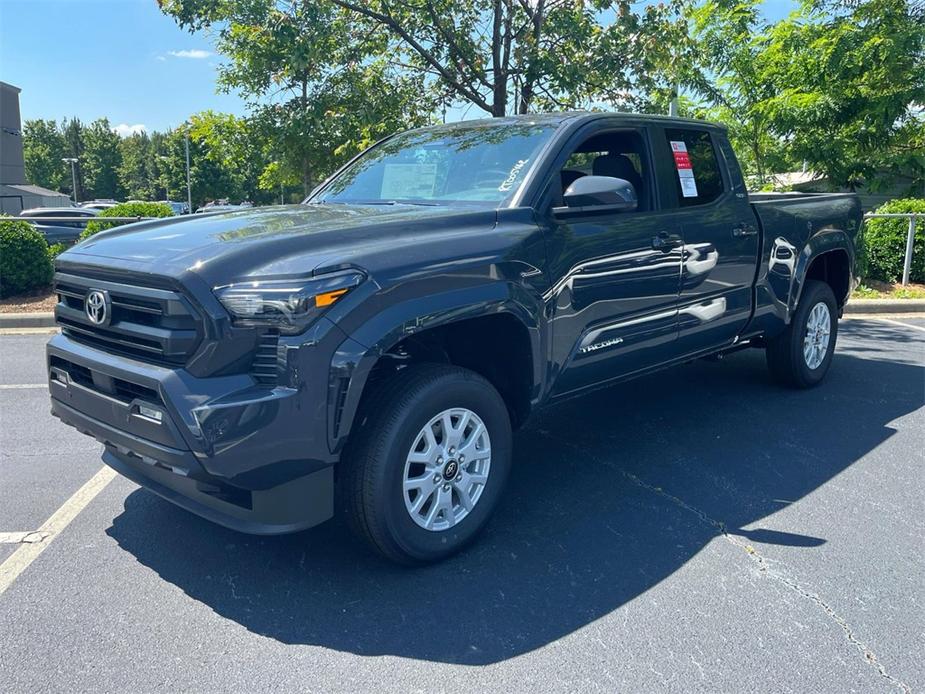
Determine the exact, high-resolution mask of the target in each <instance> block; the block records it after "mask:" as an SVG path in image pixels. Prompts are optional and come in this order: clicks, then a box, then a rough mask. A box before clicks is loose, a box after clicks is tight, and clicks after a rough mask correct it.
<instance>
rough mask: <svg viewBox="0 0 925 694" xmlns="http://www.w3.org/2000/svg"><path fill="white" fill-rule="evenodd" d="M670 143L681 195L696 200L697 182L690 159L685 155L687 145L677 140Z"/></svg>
mask: <svg viewBox="0 0 925 694" xmlns="http://www.w3.org/2000/svg"><path fill="white" fill-rule="evenodd" d="M670 142H671V153H672V154H674V165H675V168H676V169H677V170H678V180H679V181H680V182H681V195H682V196H684V197H685V198H696V197H697V182H696V181H695V180H694V167H693V166H691V158H690V156H688V154H687V145H686V144H685V143H684V142H683V141H679V140H671V141H670Z"/></svg>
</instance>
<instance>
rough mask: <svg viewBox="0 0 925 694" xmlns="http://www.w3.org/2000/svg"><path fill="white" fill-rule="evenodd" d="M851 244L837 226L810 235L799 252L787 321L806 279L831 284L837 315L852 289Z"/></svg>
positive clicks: (852, 247)
mask: <svg viewBox="0 0 925 694" xmlns="http://www.w3.org/2000/svg"><path fill="white" fill-rule="evenodd" d="M854 268H855V253H854V244H853V243H852V241H851V238H850V237H849V236H848V234H847V233H846V232H844V231H842V230H840V229H830V230H827V231H824V232H822V233H820V234H817V235H815V236H813V237H812V238H811V239H810V240H809V241H808V242H807V244H806V248H805V250H804V252H803V253H801V254H800V257H799V260H798V262H797V267H796V271H795V272H794V282H793V285H792V288H791V292H790V299H789V302H788V304H789V305H788V314H789V315H788V321H789V319H790V318H792V317H793V313H794V311H796V307H797V305H798V304H799V302H800V297H801V296H802V294H803V289H804V287H805V286H806V282H807V281H808V280H819V281H821V282H825V283H826V284H828V285H829V286H830V287H831V288H832V292H833V293H834V294H835V300H836V302H837V304H838V311H839V315H841V312H842V311H843V310H844V307H845V303H846V302H847V301H848V296H849V294H850V293H851V290H852V289H853V285H854V280H855V274H854Z"/></svg>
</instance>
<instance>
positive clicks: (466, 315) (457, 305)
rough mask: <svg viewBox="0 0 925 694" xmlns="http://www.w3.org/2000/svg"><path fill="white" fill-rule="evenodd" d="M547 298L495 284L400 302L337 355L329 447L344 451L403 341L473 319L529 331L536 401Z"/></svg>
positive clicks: (331, 390) (331, 385)
mask: <svg viewBox="0 0 925 694" xmlns="http://www.w3.org/2000/svg"><path fill="white" fill-rule="evenodd" d="M542 311H543V305H542V299H541V298H540V297H538V296H534V295H532V294H531V293H530V292H528V291H527V290H526V288H525V287H524V286H522V285H517V284H515V283H513V282H503V281H501V282H490V283H486V284H482V285H478V286H475V287H466V288H463V289H455V290H451V291H446V292H440V293H436V294H428V295H426V296H417V297H415V298H412V299H408V300H406V301H402V302H399V303H397V304H395V305H393V306H390V307H388V308H387V309H385V310H384V311H381V312H379V313H378V314H377V315H376V316H375V317H373V318H371V319H370V320H368V321H367V322H366V323H364V324H362V325H361V326H359V327H358V328H357V329H356V330H354V331H353V332H352V333H351V334H350V336H349V337H348V338H347V339H346V340H344V341H343V342H342V343H341V344H340V346H339V347H338V348H337V350H335V352H334V354H333V356H332V357H331V364H330V370H329V377H328V394H327V432H328V446H329V448H330V450H331V452H332V453H338V452H340V451H341V450H342V448H343V446H344V443H345V442H346V439H347V436H348V435H349V433H350V430H351V429H352V426H353V422H354V419H355V417H356V414H357V410H358V408H359V405H360V400H361V398H362V395H363V391H364V389H365V387H366V383H367V380H368V378H369V374H370V372H371V371H372V370H373V367H374V366H375V365H376V363H377V362H378V361H379V359H380V358H381V357H382V355H384V354H386V353H387V352H388V351H389V350H390V349H392V348H393V347H394V346H395V345H396V344H398V343H399V342H400V341H401V340H403V339H405V338H407V337H409V336H411V335H414V334H417V333H420V332H423V331H425V330H429V329H432V328H435V327H438V326H443V325H448V324H450V323H455V322H458V321H462V320H467V319H470V318H480V317H484V316H490V315H498V314H509V315H512V316H513V317H514V318H515V319H517V320H518V321H519V322H520V323H521V324H522V325H523V326H524V327H525V328H526V330H527V334H528V336H529V340H530V351H531V356H532V361H533V384H534V385H533V391H532V393H531V401H532V402H535V401H536V400H537V399H538V397H539V393H540V392H541V390H542V381H543V380H544V374H545V372H544V369H543V365H544V364H545V360H544V358H543V356H542V355H543V354H544V352H543V350H544V349H545V346H544V335H543V331H541V329H540V325H541V316H542Z"/></svg>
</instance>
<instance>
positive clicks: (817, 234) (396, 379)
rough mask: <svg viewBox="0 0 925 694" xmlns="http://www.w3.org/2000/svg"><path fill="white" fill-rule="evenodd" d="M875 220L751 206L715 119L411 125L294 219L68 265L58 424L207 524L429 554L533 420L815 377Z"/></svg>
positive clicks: (206, 232) (829, 206) (158, 226)
mask: <svg viewBox="0 0 925 694" xmlns="http://www.w3.org/2000/svg"><path fill="white" fill-rule="evenodd" d="M861 220H862V217H861V209H860V206H859V203H858V199H857V198H856V197H855V196H854V195H840V194H832V195H762V196H754V195H753V196H749V194H748V193H747V192H746V188H745V183H744V181H743V178H742V173H741V171H740V169H739V165H738V163H737V162H736V157H735V154H734V153H733V151H732V149H731V147H730V146H729V141H728V139H727V137H726V133H725V131H724V130H723V128H722V127H720V126H717V125H713V124H710V123H706V122H701V121H693V120H682V119H674V118H662V117H654V116H634V115H626V114H607V113H566V114H550V115H542V116H524V117H516V118H497V119H493V120H487V121H478V122H466V123H458V124H452V125H444V126H437V127H431V128H424V129H421V130H414V131H410V132H406V133H401V134H398V135H395V136H393V137H389V138H387V139H385V140H383V141H382V142H380V143H378V144H376V145H375V146H373V147H371V148H370V149H369V150H367V151H366V152H364V153H363V154H361V155H359V156H358V157H356V158H355V159H354V160H353V161H351V162H350V163H348V164H347V165H346V166H345V167H343V168H342V169H341V170H340V171H338V172H337V173H335V174H334V175H333V176H331V178H329V179H328V180H327V181H325V182H324V183H323V184H322V185H320V186H319V187H318V188H317V189H316V190H315V191H314V192H313V193H312V194H311V195H310V196H309V198H308V199H307V200H306V201H305V202H304V203H303V204H301V205H292V206H282V207H272V208H263V209H257V208H255V209H245V210H241V211H236V212H228V213H220V214H206V215H196V216H194V217H185V218H173V219H164V220H157V221H149V222H142V223H138V224H131V225H128V226H124V227H120V228H116V229H113V230H110V231H106V232H102V233H100V234H97V235H96V236H94V237H93V238H91V239H89V240H86V241H84V242H82V243H80V244H78V245H77V246H75V247H74V248H72V249H70V250H69V251H67V252H66V253H64V254H62V255H60V256H59V257H58V260H57V272H56V275H55V287H56V291H57V293H58V297H59V302H58V304H57V307H56V311H55V312H56V316H57V321H58V324H59V325H60V327H61V332H60V334H58V335H56V336H55V337H53V338H52V339H51V341H50V342H49V344H48V349H47V351H48V372H49V379H50V386H49V387H50V392H51V404H52V412H53V413H54V414H55V415H56V416H57V417H59V418H60V419H61V420H62V421H63V422H65V423H67V424H70V425H71V426H74V427H76V428H77V429H79V430H80V431H82V432H85V433H87V434H89V435H91V436H94V437H95V438H97V439H98V440H100V441H101V442H102V443H103V444H105V453H104V455H103V459H104V460H105V462H106V463H107V464H109V465H110V466H112V467H113V468H115V469H116V470H118V471H119V472H120V473H122V474H123V475H125V476H126V477H129V478H130V479H132V480H135V481H136V482H138V483H139V484H141V485H143V486H145V487H147V488H148V489H150V490H152V491H154V492H155V493H157V494H160V495H161V496H163V497H164V498H166V499H169V500H170V501H172V502H174V503H176V504H177V505H179V506H182V507H183V508H186V509H188V510H190V511H192V512H194V513H197V514H199V515H201V516H204V517H206V518H208V519H211V520H213V521H215V522H217V523H221V524H223V525H226V526H228V527H231V528H235V529H237V530H240V531H243V532H250V533H285V532H293V531H298V530H302V529H304V528H308V527H310V526H312V525H315V524H317V523H320V522H322V521H324V520H326V519H328V518H330V517H331V516H332V515H333V514H334V513H335V512H336V511H339V512H342V513H344V514H345V516H346V517H347V519H348V520H349V522H350V523H351V524H352V525H353V527H354V528H355V529H356V531H357V532H358V534H359V535H360V536H361V537H363V538H365V539H366V540H367V541H368V542H369V543H370V545H371V546H372V547H373V548H374V549H375V550H377V551H379V552H380V553H382V554H383V555H385V556H386V557H389V558H390V559H393V560H396V561H400V562H405V563H420V562H427V561H434V560H438V559H441V558H443V557H445V556H447V555H449V554H450V553H452V552H454V551H456V550H458V549H459V548H461V547H462V546H464V545H465V544H466V543H467V542H468V541H470V540H471V539H472V538H473V537H474V536H475V535H476V534H477V533H478V531H479V530H480V529H481V528H482V527H483V526H484V524H485V523H486V522H487V520H488V518H489V516H490V515H491V513H492V511H493V510H494V509H495V507H496V506H497V505H498V504H499V503H501V502H502V494H503V491H504V484H505V480H506V478H507V477H508V474H509V473H510V471H511V466H512V436H511V432H512V429H513V428H515V427H517V426H519V425H521V424H523V422H524V421H525V420H526V419H527V418H528V417H529V416H530V414H531V412H533V411H535V410H536V409H537V408H539V407H542V406H545V405H548V404H550V403H555V402H558V401H561V400H562V399H564V398H569V397H573V396H577V395H581V394H582V393H585V392H587V391H588V390H590V389H593V388H599V387H602V386H606V385H608V384H612V383H615V382H617V381H620V380H623V379H628V378H633V377H638V376H641V375H644V374H647V373H650V372H652V371H654V370H657V369H663V368H665V367H669V366H673V365H676V364H682V363H684V362H688V361H691V360H693V359H697V358H701V357H710V356H716V355H722V354H724V353H727V352H731V351H734V350H739V349H745V348H759V349H764V350H766V353H767V362H768V366H769V367H770V372H771V375H772V376H773V377H774V378H775V379H776V380H778V381H780V382H781V383H783V384H787V385H788V386H793V387H798V388H806V387H810V386H815V385H817V384H818V383H819V382H820V381H821V380H822V379H823V377H824V376H825V374H826V372H827V371H828V369H829V365H830V363H831V361H832V356H833V350H834V347H835V339H836V335H837V331H838V318H839V316H840V315H841V313H842V311H843V309H844V306H845V302H846V301H847V299H848V296H849V293H850V291H851V289H852V287H853V286H854V283H855V271H854V268H855V240H856V238H857V234H858V230H859V226H860V224H861ZM666 397H684V394H683V392H671V393H666ZM742 397H743V398H748V397H749V394H748V392H747V391H745V390H743V393H742ZM773 424H775V425H778V424H780V423H778V422H775V423H773Z"/></svg>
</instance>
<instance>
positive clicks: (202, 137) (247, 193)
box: [190, 111, 273, 203]
mask: <svg viewBox="0 0 925 694" xmlns="http://www.w3.org/2000/svg"><path fill="white" fill-rule="evenodd" d="M190 137H191V138H192V139H193V140H194V141H195V142H196V143H197V144H199V145H201V146H202V151H204V153H205V156H206V157H207V158H208V159H209V160H210V161H211V162H212V163H214V164H216V165H217V166H218V167H219V168H220V169H221V171H222V176H223V178H224V179H225V180H227V181H231V182H233V185H232V191H229V193H228V194H226V195H222V196H219V197H229V198H238V199H241V200H250V201H251V202H258V203H260V202H269V201H271V200H272V199H273V193H272V192H267V191H265V190H263V189H261V188H260V187H259V185H258V182H259V179H260V174H261V172H262V171H263V169H264V167H265V166H266V165H267V159H266V157H265V156H264V152H263V150H264V147H263V141H262V139H261V137H260V134H259V132H257V130H256V129H255V128H254V127H253V126H252V124H251V123H250V122H249V121H248V120H246V119H244V118H238V117H237V116H233V115H231V114H227V113H215V112H213V111H203V112H202V113H197V114H195V115H193V116H192V117H191V118H190Z"/></svg>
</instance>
